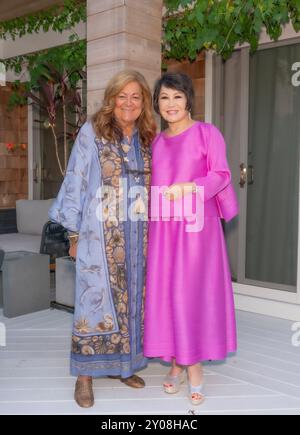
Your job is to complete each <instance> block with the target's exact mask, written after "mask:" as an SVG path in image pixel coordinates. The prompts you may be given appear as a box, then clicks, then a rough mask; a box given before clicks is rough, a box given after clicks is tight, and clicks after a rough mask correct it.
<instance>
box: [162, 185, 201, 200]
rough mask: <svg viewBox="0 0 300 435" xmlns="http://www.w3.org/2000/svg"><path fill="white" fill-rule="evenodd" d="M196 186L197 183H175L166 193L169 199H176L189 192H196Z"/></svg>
mask: <svg viewBox="0 0 300 435" xmlns="http://www.w3.org/2000/svg"><path fill="white" fill-rule="evenodd" d="M196 188H197V186H196V184H195V183H175V184H171V186H169V187H168V188H167V189H166V190H165V192H164V195H165V197H166V198H167V199H168V200H169V201H176V200H177V199H180V198H182V197H183V196H185V195H188V194H189V193H193V192H195V191H196Z"/></svg>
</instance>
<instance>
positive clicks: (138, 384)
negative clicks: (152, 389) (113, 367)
mask: <svg viewBox="0 0 300 435" xmlns="http://www.w3.org/2000/svg"><path fill="white" fill-rule="evenodd" d="M107 377H108V378H111V379H119V380H120V381H121V382H123V384H126V385H128V387H131V388H144V387H145V381H144V379H142V378H140V377H139V376H137V375H132V376H130V377H129V378H121V376H107Z"/></svg>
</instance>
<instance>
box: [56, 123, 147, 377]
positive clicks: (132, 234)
mask: <svg viewBox="0 0 300 435" xmlns="http://www.w3.org/2000/svg"><path fill="white" fill-rule="evenodd" d="M128 145H129V144H128V143H126V142H125V141H124V142H123V143H122V144H121V145H116V144H108V143H105V141H104V140H103V139H101V138H97V137H96V136H95V132H94V129H93V127H92V124H91V123H86V124H85V125H84V126H83V127H82V128H81V130H80V132H79V135H78V137H77V139H76V142H75V144H74V146H73V149H72V153H71V156H70V160H69V163H68V168H67V172H66V176H65V179H64V182H63V184H62V186H61V189H60V191H59V194H58V196H57V198H56V200H55V202H54V204H53V206H52V207H51V209H50V212H49V216H50V219H51V220H53V221H55V222H58V223H60V224H62V225H63V226H64V227H65V228H67V229H68V230H69V231H74V232H78V233H79V242H78V249H77V258H76V292H75V294H76V296H75V312H74V326H73V335H72V351H71V373H72V374H73V375H74V376H78V375H89V376H93V377H98V376H106V375H120V376H121V377H123V378H126V377H129V376H131V375H132V374H133V373H134V372H136V371H137V370H140V369H142V368H144V367H145V366H146V364H147V360H146V359H145V358H144V356H143V319H144V291H145V253H146V249H147V246H146V244H147V216H148V211H147V204H148V203H147V189H148V188H149V185H150V147H149V148H146V147H143V146H140V144H139V137H138V133H137V132H135V134H134V136H133V139H132V143H131V146H130V147H129V146H128ZM120 179H122V182H121V184H120ZM137 186H140V187H137ZM145 186H146V187H147V189H145ZM99 188H100V189H99ZM110 188H114V189H115V190H114V192H116V199H117V200H118V202H117V204H118V205H117V210H116V211H117V212H118V213H117V214H116V217H113V216H111V217H110V218H109V219H106V220H104V219H99V216H106V217H107V215H109V214H110V212H111V209H112V207H111V203H110V193H108V194H107V193H106V190H105V189H108V192H111V191H109V189H110ZM126 188H127V191H128V192H131V194H130V195H129V196H130V197H131V198H130V199H129V200H128V203H127V205H128V212H132V211H133V215H134V214H135V213H134V210H137V213H136V215H135V218H136V219H135V218H134V219H127V220H126V219H124V216H125V218H126V215H127V214H126V213H127V211H126V207H125V208H124V207H122V205H124V204H125V205H126V201H125V200H126V198H127V191H126ZM132 188H133V189H132ZM141 200H142V205H144V206H145V207H144V208H145V209H144V210H141V207H140V205H141ZM142 209H143V207H142ZM124 210H125V211H124ZM141 211H142V213H141ZM105 213H106V215H105Z"/></svg>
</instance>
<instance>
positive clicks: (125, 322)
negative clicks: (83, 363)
mask: <svg viewBox="0 0 300 435" xmlns="http://www.w3.org/2000/svg"><path fill="white" fill-rule="evenodd" d="M141 152H142V158H143V161H144V169H145V175H144V182H145V186H146V188H147V190H148V191H149V188H150V166H151V158H150V147H149V148H147V149H146V148H145V147H141ZM99 160H100V165H101V171H102V179H103V184H104V186H112V187H113V188H114V189H115V192H116V198H115V199H116V206H117V210H116V216H120V214H119V209H118V208H119V199H120V198H121V199H122V189H121V191H120V189H119V179H120V177H121V175H122V159H121V156H120V152H119V150H118V146H117V145H115V144H110V145H109V144H104V143H100V146H99ZM83 175H84V174H83ZM105 199H107V197H106V198H105ZM108 199H109V198H108ZM104 212H105V210H104ZM147 227H148V225H147V222H144V226H143V253H144V260H143V261H144V263H143V269H144V276H145V267H146V265H145V257H146V251H147ZM103 230H104V239H105V253H106V258H107V265H108V271H109V279H110V286H111V290H112V296H113V301H114V305H115V308H116V314H117V320H118V324H119V329H120V332H119V333H112V334H109V331H110V330H112V329H113V319H112V317H111V316H110V315H109V314H105V315H104V316H103V319H104V320H103V321H102V322H100V323H98V325H97V326H96V328H94V329H93V330H92V328H91V327H90V325H89V322H88V320H87V319H85V318H81V319H80V320H79V321H78V322H77V323H76V324H75V329H76V331H77V332H78V334H91V335H88V336H84V337H80V336H77V335H73V337H72V352H73V353H76V354H81V355H100V354H114V353H121V354H130V351H131V349H130V335H129V295H128V288H127V270H126V261H125V260H126V253H125V248H126V247H125V229H124V224H123V223H122V222H119V221H118V220H117V219H114V220H111V219H107V220H105V221H104V222H103ZM90 238H91V239H92V235H90ZM81 268H82V270H85V269H87V265H86V264H84V262H82V263H81ZM91 268H92V266H90V269H91ZM90 272H92V273H93V272H99V271H98V270H90ZM144 292H145V286H143V293H144ZM87 295H89V297H91V298H93V307H94V310H101V308H102V301H101V289H100V291H99V289H91V290H89V289H88V293H83V294H82V296H81V297H82V298H83V299H84V298H85V297H87ZM83 303H84V301H83ZM141 314H142V315H141V319H142V323H143V319H144V304H143V305H142V313H141ZM141 326H142V328H143V324H142V325H141ZM93 332H94V333H96V332H97V333H99V332H103V335H100V336H99V335H97V336H93V335H92V334H93ZM143 335H144V334H143V331H142V334H141V337H142V339H143Z"/></svg>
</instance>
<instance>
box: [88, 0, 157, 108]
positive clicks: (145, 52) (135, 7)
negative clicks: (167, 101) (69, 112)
mask: <svg viewBox="0 0 300 435" xmlns="http://www.w3.org/2000/svg"><path fill="white" fill-rule="evenodd" d="M162 3H163V2H162V0H102V1H99V0H87V13H88V19H87V90H88V114H89V115H91V114H93V113H94V112H95V111H96V110H98V109H99V107H100V106H101V104H102V99H103V94H104V89H105V87H106V85H107V83H108V81H109V80H110V78H111V77H112V76H113V75H114V74H115V73H117V72H118V71H121V70H123V69H125V68H129V69H135V70H137V71H139V72H141V73H142V74H144V76H145V77H146V79H147V80H148V83H149V85H150V86H151V87H153V84H154V82H155V80H156V79H157V78H158V77H159V76H160V74H161V31H162V30H161V29H162Z"/></svg>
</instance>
